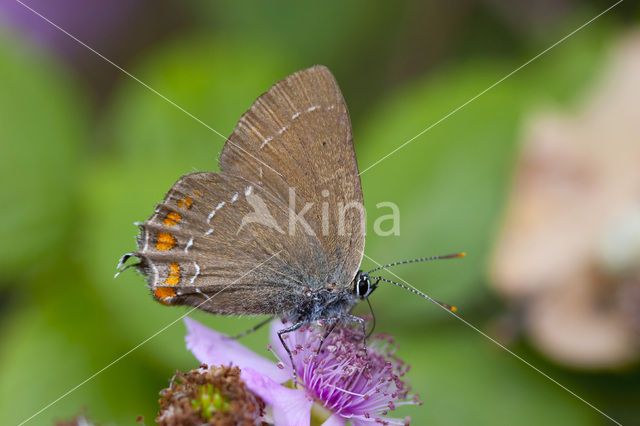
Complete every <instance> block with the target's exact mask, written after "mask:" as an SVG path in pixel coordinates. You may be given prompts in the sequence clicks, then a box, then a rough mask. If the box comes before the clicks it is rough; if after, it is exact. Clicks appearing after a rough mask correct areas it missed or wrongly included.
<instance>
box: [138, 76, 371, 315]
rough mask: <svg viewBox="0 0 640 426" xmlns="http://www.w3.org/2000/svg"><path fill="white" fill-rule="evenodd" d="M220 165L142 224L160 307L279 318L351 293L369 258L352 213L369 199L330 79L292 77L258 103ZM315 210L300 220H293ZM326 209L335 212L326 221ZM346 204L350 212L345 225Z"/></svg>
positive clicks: (176, 189)
mask: <svg viewBox="0 0 640 426" xmlns="http://www.w3.org/2000/svg"><path fill="white" fill-rule="evenodd" d="M283 129H284V130H283ZM220 165H221V169H222V173H213V172H204V173H194V174H190V175H186V176H183V177H182V178H181V179H180V180H178V182H176V184H174V186H173V187H172V188H171V190H170V191H169V192H168V193H167V195H166V197H165V200H164V201H163V202H162V203H161V204H159V205H158V206H157V207H156V210H155V213H154V214H153V215H152V216H151V217H150V218H149V220H147V221H146V222H144V223H143V224H142V225H141V233H140V236H139V238H138V248H139V250H138V252H136V253H134V255H135V256H137V257H138V258H139V259H140V260H141V263H140V266H139V269H140V270H141V272H142V273H143V274H144V275H146V276H147V278H148V283H149V286H150V287H151V289H152V291H153V294H154V296H155V297H156V299H158V300H159V301H161V302H163V303H167V304H185V305H192V306H198V307H200V308H201V309H204V310H207V311H210V312H214V313H221V314H281V313H283V312H287V311H290V310H292V309H294V308H295V305H296V303H298V301H299V298H298V297H299V295H300V294H302V293H303V292H306V291H309V290H315V289H319V288H323V287H326V286H329V285H331V286H332V287H334V288H335V287H337V288H338V289H341V288H342V289H344V288H346V286H348V285H349V283H350V282H351V280H352V279H353V277H354V276H355V273H356V270H357V268H358V266H359V264H360V261H361V259H362V250H363V248H364V230H363V228H361V226H360V225H361V223H360V214H359V211H355V210H357V209H358V207H353V206H358V205H359V206H360V208H361V206H362V191H361V186H360V179H359V176H358V169H357V164H356V160H355V153H354V150H353V141H352V136H351V128H350V123H349V116H348V112H347V109H346V106H345V104H344V100H343V98H342V95H341V93H340V90H339V88H338V86H337V84H336V82H335V79H334V78H333V76H332V75H331V73H330V72H329V71H328V70H327V69H326V68H324V67H313V68H310V69H308V70H304V71H300V72H298V73H295V74H293V75H291V76H289V77H287V78H286V79H285V80H283V81H280V82H278V83H276V84H275V85H274V86H273V87H272V88H271V89H270V90H269V91H268V92H267V93H265V94H263V95H262V96H260V97H259V98H258V99H257V100H256V101H255V103H254V104H253V106H252V107H251V108H250V109H249V111H247V112H246V113H245V114H244V115H243V116H242V118H241V119H240V121H239V122H238V124H237V125H236V128H235V130H234V132H233V134H232V135H231V136H230V137H229V139H228V141H227V143H226V144H225V146H224V148H223V151H222V155H221V159H220ZM291 191H294V193H295V198H296V201H295V204H296V205H297V206H298V207H296V206H293V207H292V206H291V205H290V197H291ZM323 191H324V192H323ZM307 203H312V208H310V209H309V210H308V213H307V214H305V215H304V216H303V219H304V221H300V220H297V221H296V220H294V221H292V220H291V217H292V216H295V214H296V213H298V212H299V210H300V209H301V208H302V206H304V205H306V204H307ZM322 203H326V204H327V206H328V207H330V209H334V211H329V212H328V214H327V215H325V216H326V217H323V214H322V213H323V212H322V211H321V210H322V207H321V206H322ZM349 203H351V207H349V206H350V204H349ZM340 205H342V206H343V207H345V208H346V209H347V210H349V209H350V211H347V212H346V214H344V215H342V218H341V217H339V215H338V212H337V209H338V207H339V206H340ZM354 212H355V214H354ZM362 225H363V224H362Z"/></svg>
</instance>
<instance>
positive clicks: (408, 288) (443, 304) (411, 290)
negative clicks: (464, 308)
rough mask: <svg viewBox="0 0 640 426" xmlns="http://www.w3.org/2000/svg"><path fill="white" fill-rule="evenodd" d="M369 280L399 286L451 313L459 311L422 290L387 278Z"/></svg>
mask: <svg viewBox="0 0 640 426" xmlns="http://www.w3.org/2000/svg"><path fill="white" fill-rule="evenodd" d="M369 278H370V279H372V280H380V281H384V282H388V283H390V284H393V285H397V286H398V287H400V288H403V289H405V290H407V291H410V292H411V293H413V294H417V295H418V296H420V297H424V298H425V299H427V300H428V301H430V302H433V303H435V304H436V305H440V306H442V307H443V308H445V309H447V310H449V311H451V312H455V311H457V310H458V308H456V307H455V306H452V305H447V304H446V303H443V302H440V301H439V300H436V299H434V298H433V297H431V296H427V295H426V294H424V293H423V292H421V291H420V290H416V289H415V288H411V287H409V286H406V285H404V284H400V283H397V282H395V281H391V280H388V279H386V278H382V277H369Z"/></svg>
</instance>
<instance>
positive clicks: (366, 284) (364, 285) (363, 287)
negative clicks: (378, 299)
mask: <svg viewBox="0 0 640 426" xmlns="http://www.w3.org/2000/svg"><path fill="white" fill-rule="evenodd" d="M370 284H371V283H370V281H369V278H368V277H361V278H360V279H359V280H358V284H357V286H358V287H357V289H356V292H357V295H358V297H359V298H361V299H364V298H365V297H367V296H368V295H369V289H370V288H371V285H370Z"/></svg>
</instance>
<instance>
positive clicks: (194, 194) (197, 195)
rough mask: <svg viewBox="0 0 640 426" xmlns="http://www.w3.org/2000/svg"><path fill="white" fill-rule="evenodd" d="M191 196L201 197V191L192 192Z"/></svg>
mask: <svg viewBox="0 0 640 426" xmlns="http://www.w3.org/2000/svg"><path fill="white" fill-rule="evenodd" d="M193 196H194V197H196V198H200V197H202V191H200V190H199V189H197V190H195V191H193Z"/></svg>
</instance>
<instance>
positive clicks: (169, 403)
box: [156, 364, 266, 426]
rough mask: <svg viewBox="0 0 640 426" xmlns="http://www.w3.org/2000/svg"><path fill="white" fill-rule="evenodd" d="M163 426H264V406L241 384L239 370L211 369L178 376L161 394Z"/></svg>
mask: <svg viewBox="0 0 640 426" xmlns="http://www.w3.org/2000/svg"><path fill="white" fill-rule="evenodd" d="M160 396H161V398H160V400H159V402H160V411H159V413H158V417H157V418H156V421H157V422H158V424H160V425H203V424H211V425H219V426H232V425H243V426H254V425H263V424H266V423H263V421H262V416H263V414H264V407H265V404H264V402H263V401H262V400H261V399H260V398H259V397H258V396H256V395H254V394H253V393H252V392H251V391H250V390H249V389H247V387H246V386H245V384H244V382H243V381H242V380H240V369H239V368H238V367H227V366H220V367H211V368H209V367H207V366H206V365H205V364H203V365H202V366H201V367H200V368H198V369H196V370H191V371H189V372H187V373H181V372H176V375H175V376H174V377H173V379H172V380H171V385H170V387H169V388H167V389H164V390H162V391H161V392H160Z"/></svg>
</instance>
